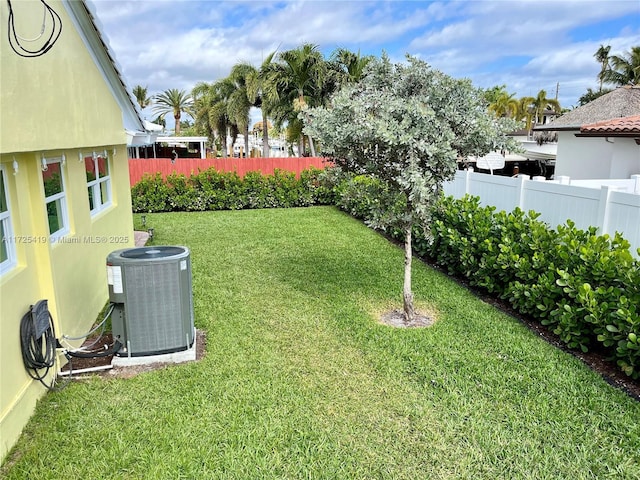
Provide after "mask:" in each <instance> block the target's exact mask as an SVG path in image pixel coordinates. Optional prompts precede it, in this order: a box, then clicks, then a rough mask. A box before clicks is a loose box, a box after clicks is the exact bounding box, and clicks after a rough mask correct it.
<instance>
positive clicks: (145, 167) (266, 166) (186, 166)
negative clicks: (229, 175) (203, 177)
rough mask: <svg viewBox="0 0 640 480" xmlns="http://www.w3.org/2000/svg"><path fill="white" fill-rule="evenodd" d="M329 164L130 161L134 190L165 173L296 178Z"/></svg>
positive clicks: (301, 160)
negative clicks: (282, 172)
mask: <svg viewBox="0 0 640 480" xmlns="http://www.w3.org/2000/svg"><path fill="white" fill-rule="evenodd" d="M326 166H327V161H326V159H325V158H323V157H289V158H281V157H278V158H207V159H203V160H201V159H198V158H178V159H177V160H176V163H171V160H170V159H169V158H130V159H129V182H130V184H131V186H133V185H135V184H136V183H138V182H139V181H140V179H142V176H143V175H144V174H145V173H148V174H151V175H155V174H156V173H161V174H162V178H166V177H167V175H169V174H171V173H178V174H180V173H183V174H185V175H186V176H187V177H188V176H189V175H191V174H192V173H198V172H199V171H203V170H207V169H208V168H211V167H215V169H216V170H218V171H219V172H236V173H237V174H238V175H240V176H241V177H242V176H244V174H245V173H247V172H261V173H262V174H263V175H271V174H273V171H274V170H275V169H276V168H277V169H280V170H285V171H288V172H293V173H295V174H296V177H297V176H299V175H300V172H302V171H303V170H305V169H307V168H309V167H315V168H319V169H324V168H325V167H326Z"/></svg>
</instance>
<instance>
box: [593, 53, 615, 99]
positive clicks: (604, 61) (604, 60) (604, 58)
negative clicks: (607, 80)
mask: <svg viewBox="0 0 640 480" xmlns="http://www.w3.org/2000/svg"><path fill="white" fill-rule="evenodd" d="M610 51H611V46H609V45H607V46H606V47H605V46H604V45H600V48H598V51H596V53H594V55H593V56H594V57H595V58H596V60H597V61H598V63H599V64H600V73H598V80H600V91H602V82H603V80H604V73H605V72H606V71H607V70H608V68H609V52H610Z"/></svg>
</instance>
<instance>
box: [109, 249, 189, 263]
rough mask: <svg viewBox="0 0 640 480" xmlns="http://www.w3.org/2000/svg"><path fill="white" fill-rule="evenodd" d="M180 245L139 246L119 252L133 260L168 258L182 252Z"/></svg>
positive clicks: (183, 250)
mask: <svg viewBox="0 0 640 480" xmlns="http://www.w3.org/2000/svg"><path fill="white" fill-rule="evenodd" d="M184 252H185V249H184V248H182V247H140V248H131V249H129V250H126V251H124V252H122V253H121V254H120V256H121V257H124V258H131V259H135V260H146V259H152V258H170V257H174V256H176V255H182V254H184Z"/></svg>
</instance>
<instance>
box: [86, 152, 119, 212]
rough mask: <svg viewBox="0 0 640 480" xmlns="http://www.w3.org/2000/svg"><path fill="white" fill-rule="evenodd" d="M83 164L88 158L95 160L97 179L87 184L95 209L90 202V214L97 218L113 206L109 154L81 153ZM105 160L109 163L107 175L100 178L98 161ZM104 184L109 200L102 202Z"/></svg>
mask: <svg viewBox="0 0 640 480" xmlns="http://www.w3.org/2000/svg"><path fill="white" fill-rule="evenodd" d="M80 156H81V159H82V162H83V163H84V162H85V160H86V158H87V157H91V158H93V168H94V171H95V172H96V178H95V179H93V180H90V181H88V182H87V189H89V188H90V189H91V195H92V196H93V208H91V202H89V212H90V213H91V216H92V217H93V216H95V215H97V214H98V213H100V212H101V211H103V210H105V209H107V208H109V207H110V206H111V204H112V198H113V197H112V191H111V165H110V163H109V154H108V153H107V151H106V150H104V151H103V152H92V153H91V154H90V155H87V154H82V153H80ZM100 158H103V159H104V160H105V162H106V163H107V175H106V176H104V177H100V175H99V169H98V159H100ZM102 184H104V185H105V188H106V191H107V200H106V201H105V202H103V201H102V190H101V188H102Z"/></svg>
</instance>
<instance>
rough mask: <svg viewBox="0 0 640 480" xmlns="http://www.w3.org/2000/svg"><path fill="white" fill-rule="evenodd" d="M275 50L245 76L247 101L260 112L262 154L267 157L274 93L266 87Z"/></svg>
mask: <svg viewBox="0 0 640 480" xmlns="http://www.w3.org/2000/svg"><path fill="white" fill-rule="evenodd" d="M275 55H276V52H275V51H273V52H271V53H270V54H269V55H267V58H265V59H264V60H263V61H262V65H260V69H259V70H256V69H253V71H252V72H250V74H249V75H248V76H247V95H248V97H249V102H250V103H251V105H252V106H253V107H256V108H259V109H260V111H261V112H262V156H263V157H264V158H268V157H269V128H268V125H269V119H268V116H269V112H270V110H271V108H272V105H271V102H270V99H272V98H273V97H274V95H269V94H268V93H267V89H268V88H269V83H268V77H269V71H270V68H271V63H272V61H273V58H274V57H275Z"/></svg>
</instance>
